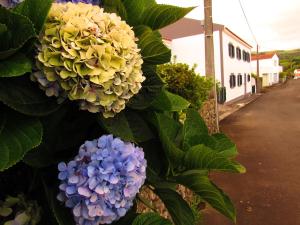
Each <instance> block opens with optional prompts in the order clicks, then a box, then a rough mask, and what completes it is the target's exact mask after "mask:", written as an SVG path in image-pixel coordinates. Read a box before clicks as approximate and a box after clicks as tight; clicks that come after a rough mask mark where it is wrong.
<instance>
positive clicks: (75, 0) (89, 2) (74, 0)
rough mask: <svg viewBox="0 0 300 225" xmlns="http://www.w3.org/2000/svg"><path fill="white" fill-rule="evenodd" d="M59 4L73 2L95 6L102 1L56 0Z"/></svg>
mask: <svg viewBox="0 0 300 225" xmlns="http://www.w3.org/2000/svg"><path fill="white" fill-rule="evenodd" d="M56 2H57V3H64V2H73V3H79V2H83V3H86V4H93V5H99V4H100V2H101V1H100V0H56Z"/></svg>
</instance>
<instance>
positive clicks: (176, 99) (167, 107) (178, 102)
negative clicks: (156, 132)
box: [151, 90, 190, 112]
mask: <svg viewBox="0 0 300 225" xmlns="http://www.w3.org/2000/svg"><path fill="white" fill-rule="evenodd" d="M151 106H152V107H153V108H154V109H156V110H160V111H170V112H180V111H182V110H184V109H187V108H188V107H189V106H190V103H189V102H188V101H187V100H185V99H184V98H182V97H180V96H179V95H175V94H172V93H171V92H168V91H166V90H163V91H162V92H161V93H160V95H159V96H158V97H157V98H156V99H155V100H154V101H153V102H152V104H151Z"/></svg>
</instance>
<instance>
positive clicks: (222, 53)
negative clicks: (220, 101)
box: [160, 18, 252, 102]
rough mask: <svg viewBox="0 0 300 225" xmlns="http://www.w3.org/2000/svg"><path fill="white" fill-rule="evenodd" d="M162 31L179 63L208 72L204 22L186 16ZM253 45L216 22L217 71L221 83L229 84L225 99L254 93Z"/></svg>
mask: <svg viewBox="0 0 300 225" xmlns="http://www.w3.org/2000/svg"><path fill="white" fill-rule="evenodd" d="M160 32H161V34H162V37H163V38H164V40H165V43H166V45H167V46H169V47H170V48H171V50H172V55H176V56H177V61H178V62H183V63H187V64H189V65H191V66H193V65H194V64H197V67H196V71H197V72H198V73H200V74H201V75H203V76H204V75H205V37H204V24H203V21H200V20H194V19H188V18H183V19H181V20H179V21H177V22H176V23H174V24H172V25H170V26H168V27H166V28H163V29H162V30H161V31H160ZM251 48H252V46H251V45H250V44H248V43H247V42H246V41H244V40H243V39H242V38H240V37H239V36H238V35H236V34H235V33H233V32H232V31H231V30H229V29H228V28H227V27H225V26H224V25H221V24H214V57H215V74H216V79H217V81H219V82H220V84H221V86H222V87H226V102H231V101H234V100H238V99H241V98H244V97H245V96H248V95H250V94H251V93H252V84H251V81H252V80H251V79H252V78H251V63H250V62H251V59H250V57H251V53H250V52H251Z"/></svg>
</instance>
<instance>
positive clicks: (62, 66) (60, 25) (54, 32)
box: [32, 2, 145, 118]
mask: <svg viewBox="0 0 300 225" xmlns="http://www.w3.org/2000/svg"><path fill="white" fill-rule="evenodd" d="M40 43H41V45H40V46H39V48H38V56H37V67H38V68H39V71H38V72H36V73H34V74H33V76H32V79H33V80H35V81H38V82H39V84H40V87H41V88H42V89H43V90H45V91H46V94H47V95H48V96H56V97H65V96H67V97H68V98H69V99H70V100H77V101H79V104H80V108H81V109H83V110H88V111H90V112H94V113H96V112H102V114H103V116H104V117H105V118H108V117H113V116H114V115H115V114H116V113H119V112H120V111H121V110H123V109H124V108H125V105H126V103H127V102H128V101H129V99H130V98H131V97H132V96H133V95H135V94H137V93H138V92H139V90H140V89H141V87H142V85H141V83H142V82H143V81H144V80H145V77H144V76H143V73H142V70H141V66H142V63H143V60H142V57H141V54H140V49H138V46H137V44H136V38H135V35H134V32H133V30H132V29H131V27H130V26H128V25H127V24H126V23H125V22H124V21H122V20H121V18H120V17H119V16H117V15H116V14H114V13H113V14H110V13H104V11H103V9H101V8H100V7H99V6H94V5H91V4H84V3H78V4H73V3H71V2H68V3H65V4H60V3H54V4H53V6H52V8H51V10H50V13H49V16H48V19H47V21H46V24H45V29H44V32H43V34H42V35H41V37H40Z"/></svg>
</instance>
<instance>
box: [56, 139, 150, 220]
mask: <svg viewBox="0 0 300 225" xmlns="http://www.w3.org/2000/svg"><path fill="white" fill-rule="evenodd" d="M58 170H59V174H58V178H59V180H61V184H60V186H59V189H60V193H59V194H58V196H57V198H58V200H59V201H62V202H64V203H65V205H66V207H68V208H71V209H72V211H73V215H74V218H75V221H76V223H77V225H99V224H110V223H112V222H113V221H115V220H118V219H119V218H120V217H122V216H124V215H125V214H126V212H127V211H128V210H129V209H130V208H131V206H132V205H133V200H134V198H135V196H136V194H137V193H138V192H139V189H140V188H141V186H142V185H143V184H144V181H145V179H146V160H145V159H144V152H143V150H142V149H141V148H139V147H136V146H135V145H134V144H132V143H130V142H123V141H122V140H121V139H119V138H114V137H113V136H112V135H103V136H102V137H100V138H99V139H96V140H93V141H86V142H85V143H84V144H83V145H82V146H81V147H80V149H79V153H78V155H77V156H76V157H75V158H74V160H72V161H70V162H69V163H67V164H66V163H64V162H61V163H59V164H58Z"/></svg>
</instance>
